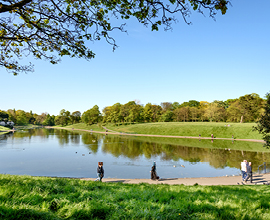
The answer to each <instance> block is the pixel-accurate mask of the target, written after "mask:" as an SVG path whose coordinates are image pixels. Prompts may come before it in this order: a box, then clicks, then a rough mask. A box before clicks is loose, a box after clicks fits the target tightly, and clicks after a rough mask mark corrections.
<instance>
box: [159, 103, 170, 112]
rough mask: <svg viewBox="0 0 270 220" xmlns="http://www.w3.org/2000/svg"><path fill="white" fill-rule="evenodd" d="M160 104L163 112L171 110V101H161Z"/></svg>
mask: <svg viewBox="0 0 270 220" xmlns="http://www.w3.org/2000/svg"><path fill="white" fill-rule="evenodd" d="M160 106H161V108H162V110H163V112H167V111H172V110H173V105H172V103H171V102H161V103H160Z"/></svg>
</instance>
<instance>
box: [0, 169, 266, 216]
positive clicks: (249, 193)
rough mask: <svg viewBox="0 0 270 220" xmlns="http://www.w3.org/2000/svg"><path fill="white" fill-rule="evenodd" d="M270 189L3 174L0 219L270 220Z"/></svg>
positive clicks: (262, 186)
mask: <svg viewBox="0 0 270 220" xmlns="http://www.w3.org/2000/svg"><path fill="white" fill-rule="evenodd" d="M269 196H270V189H269V187H268V186H266V185H260V186H259V185H257V186H200V185H197V186H184V185H164V184H162V185H151V184H138V185H136V184H122V183H101V182H92V181H83V180H77V179H62V178H45V177H29V176H11V175H2V174H0V198H1V199H0V219H246V220H248V219H270V211H269V208H270V202H269Z"/></svg>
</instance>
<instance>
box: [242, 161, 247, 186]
mask: <svg viewBox="0 0 270 220" xmlns="http://www.w3.org/2000/svg"><path fill="white" fill-rule="evenodd" d="M241 172H242V180H243V181H245V179H246V178H247V160H243V162H241Z"/></svg>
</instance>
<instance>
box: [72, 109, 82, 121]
mask: <svg viewBox="0 0 270 220" xmlns="http://www.w3.org/2000/svg"><path fill="white" fill-rule="evenodd" d="M70 120H71V123H72V124H74V123H75V124H76V123H79V122H80V121H81V112H80V111H75V112H72V114H71V116H70Z"/></svg>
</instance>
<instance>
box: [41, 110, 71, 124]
mask: <svg viewBox="0 0 270 220" xmlns="http://www.w3.org/2000/svg"><path fill="white" fill-rule="evenodd" d="M44 120H45V119H44ZM69 122H70V112H69V111H66V110H65V109H62V110H61V111H60V114H59V115H57V116H56V117H55V124H56V125H62V126H64V125H68V123H69Z"/></svg>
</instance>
